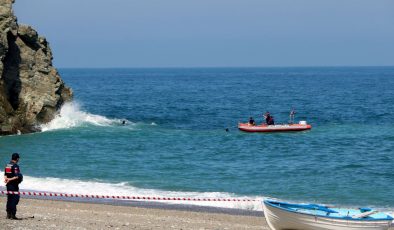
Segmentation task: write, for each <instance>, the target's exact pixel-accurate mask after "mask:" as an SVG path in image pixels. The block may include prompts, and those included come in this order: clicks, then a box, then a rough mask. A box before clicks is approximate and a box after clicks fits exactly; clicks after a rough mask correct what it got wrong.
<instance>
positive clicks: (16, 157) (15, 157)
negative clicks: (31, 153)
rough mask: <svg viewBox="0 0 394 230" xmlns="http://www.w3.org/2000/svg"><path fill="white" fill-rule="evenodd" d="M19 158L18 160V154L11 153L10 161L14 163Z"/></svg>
mask: <svg viewBox="0 0 394 230" xmlns="http://www.w3.org/2000/svg"><path fill="white" fill-rule="evenodd" d="M19 158H20V157H19V153H13V154H12V156H11V160H14V161H16V160H19Z"/></svg>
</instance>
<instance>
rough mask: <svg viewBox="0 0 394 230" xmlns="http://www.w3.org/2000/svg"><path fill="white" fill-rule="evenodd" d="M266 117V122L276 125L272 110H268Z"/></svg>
mask: <svg viewBox="0 0 394 230" xmlns="http://www.w3.org/2000/svg"><path fill="white" fill-rule="evenodd" d="M264 119H265V123H266V124H267V125H274V124H275V122H274V117H273V116H271V114H270V112H268V111H267V112H266V113H265V114H264Z"/></svg>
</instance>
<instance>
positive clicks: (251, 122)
mask: <svg viewBox="0 0 394 230" xmlns="http://www.w3.org/2000/svg"><path fill="white" fill-rule="evenodd" d="M249 125H252V126H254V125H256V122H255V121H254V119H253V117H249Z"/></svg>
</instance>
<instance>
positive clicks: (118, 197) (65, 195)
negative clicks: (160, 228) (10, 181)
mask: <svg viewBox="0 0 394 230" xmlns="http://www.w3.org/2000/svg"><path fill="white" fill-rule="evenodd" d="M1 194H3V195H7V194H14V195H25V196H44V197H69V198H96V199H122V200H151V201H152V200H153V201H231V202H255V201H258V200H253V199H236V198H188V197H150V196H108V195H81V194H69V193H48V192H15V191H1Z"/></svg>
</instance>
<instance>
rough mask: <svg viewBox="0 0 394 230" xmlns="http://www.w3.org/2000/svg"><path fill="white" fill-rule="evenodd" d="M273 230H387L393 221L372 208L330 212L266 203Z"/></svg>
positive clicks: (319, 207)
mask: <svg viewBox="0 0 394 230" xmlns="http://www.w3.org/2000/svg"><path fill="white" fill-rule="evenodd" d="M263 208H264V216H265V219H266V220H267V223H268V226H269V227H270V228H271V229H272V230H290V229H294V230H387V229H389V228H390V226H391V223H392V221H393V217H391V216H390V215H388V214H385V213H383V212H379V211H375V210H371V209H369V208H360V209H344V208H329V207H326V206H323V205H318V204H291V203H286V202H279V201H273V200H264V201H263Z"/></svg>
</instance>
